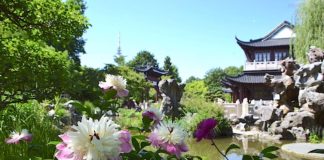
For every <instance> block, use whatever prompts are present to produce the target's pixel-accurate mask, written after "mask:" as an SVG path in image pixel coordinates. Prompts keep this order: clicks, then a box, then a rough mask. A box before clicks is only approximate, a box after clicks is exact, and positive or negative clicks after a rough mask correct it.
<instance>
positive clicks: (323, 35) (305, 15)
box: [293, 0, 324, 63]
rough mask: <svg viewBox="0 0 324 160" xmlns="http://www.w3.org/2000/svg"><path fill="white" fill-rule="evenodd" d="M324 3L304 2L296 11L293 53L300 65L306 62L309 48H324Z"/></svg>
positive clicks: (313, 0) (320, 0)
mask: <svg viewBox="0 0 324 160" xmlns="http://www.w3.org/2000/svg"><path fill="white" fill-rule="evenodd" d="M323 12H324V1H323V0H304V1H303V2H302V3H301V4H300V6H299V9H298V14H297V22H296V27H295V30H296V35H297V36H296V39H295V41H294V47H293V48H294V53H295V55H296V59H297V60H298V61H299V62H300V63H305V62H306V61H307V58H306V54H305V53H306V52H307V51H308V49H309V47H310V46H316V47H320V48H324V23H323V21H324V14H323Z"/></svg>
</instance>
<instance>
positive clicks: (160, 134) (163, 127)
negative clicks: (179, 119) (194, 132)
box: [148, 122, 189, 158]
mask: <svg viewBox="0 0 324 160" xmlns="http://www.w3.org/2000/svg"><path fill="white" fill-rule="evenodd" d="M186 137H187V134H186V132H185V131H184V130H183V129H182V128H181V127H180V126H178V125H177V124H174V123H172V122H170V123H161V124H160V125H158V126H157V127H156V128H155V129H154V130H153V132H152V133H151V134H150V135H149V137H148V141H149V142H150V143H151V144H152V145H153V146H154V147H157V148H161V149H163V150H165V151H167V152H168V153H169V154H172V155H175V156H176V157H177V158H180V156H181V153H182V152H187V151H188V150H189V149H188V147H187V145H186V144H185V143H184V142H185V139H186Z"/></svg>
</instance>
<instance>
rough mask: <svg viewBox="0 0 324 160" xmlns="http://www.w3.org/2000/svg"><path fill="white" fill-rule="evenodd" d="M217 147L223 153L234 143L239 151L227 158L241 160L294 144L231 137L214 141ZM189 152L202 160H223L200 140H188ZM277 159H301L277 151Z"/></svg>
mask: <svg viewBox="0 0 324 160" xmlns="http://www.w3.org/2000/svg"><path fill="white" fill-rule="evenodd" d="M214 141H215V143H216V145H217V147H218V148H219V149H220V150H221V151H223V153H224V152H225V150H226V148H227V147H228V146H229V145H230V144H231V143H235V144H237V145H239V146H240V149H236V150H233V151H231V152H230V154H229V155H228V158H229V159H230V160H242V156H243V154H249V155H258V153H259V152H260V151H261V150H262V149H264V148H266V147H268V146H277V147H281V146H282V145H284V144H288V143H295V141H276V142H274V141H267V142H260V141H259V140H257V139H252V138H245V137H243V138H240V137H237V136H233V137H232V138H217V139H215V140H214ZM188 145H189V152H188V154H191V155H197V156H201V157H202V158H203V159H204V160H223V159H224V158H223V157H222V155H220V154H219V153H218V152H217V150H216V149H215V147H214V146H212V145H211V141H210V140H202V141H200V142H196V141H195V140H194V139H189V140H188ZM277 155H278V156H279V158H277V159H276V160H302V159H301V158H297V157H294V156H292V155H288V154H286V153H284V152H283V151H281V150H279V151H278V154H277Z"/></svg>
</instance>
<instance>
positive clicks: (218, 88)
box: [204, 66, 243, 101]
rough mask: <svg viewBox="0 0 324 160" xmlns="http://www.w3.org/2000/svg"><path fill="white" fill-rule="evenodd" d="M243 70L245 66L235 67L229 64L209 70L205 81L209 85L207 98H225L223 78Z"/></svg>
mask: <svg viewBox="0 0 324 160" xmlns="http://www.w3.org/2000/svg"><path fill="white" fill-rule="evenodd" d="M242 72H243V66H241V67H239V68H238V67H235V66H229V67H226V68H225V69H221V68H215V69H211V70H210V71H208V72H207V74H206V76H205V78H204V81H205V83H206V85H207V86H208V93H207V94H206V98H207V99H208V100H211V101H213V100H215V99H216V98H222V99H224V92H223V87H222V83H221V81H222V79H224V78H225V76H226V75H229V76H236V75H239V74H241V73H242Z"/></svg>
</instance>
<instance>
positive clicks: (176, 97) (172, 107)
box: [159, 79, 185, 119]
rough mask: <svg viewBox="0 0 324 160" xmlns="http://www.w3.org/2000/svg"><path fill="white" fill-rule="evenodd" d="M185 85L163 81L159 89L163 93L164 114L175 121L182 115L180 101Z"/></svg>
mask: <svg viewBox="0 0 324 160" xmlns="http://www.w3.org/2000/svg"><path fill="white" fill-rule="evenodd" d="M184 87H185V84H178V83H177V81H176V80H174V79H168V80H162V81H160V82H159V89H160V91H161V93H162V97H163V100H162V112H163V113H164V114H165V115H167V116H170V117H172V119H175V117H179V116H180V114H181V111H180V104H179V102H180V100H181V97H182V94H183V90H184Z"/></svg>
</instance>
